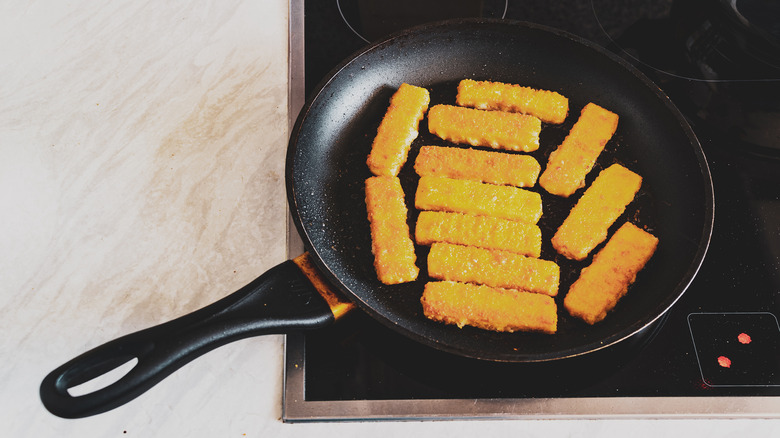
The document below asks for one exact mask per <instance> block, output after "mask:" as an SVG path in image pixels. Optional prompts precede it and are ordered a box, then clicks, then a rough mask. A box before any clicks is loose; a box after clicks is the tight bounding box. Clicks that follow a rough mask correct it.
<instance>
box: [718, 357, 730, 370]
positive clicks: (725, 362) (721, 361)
mask: <svg viewBox="0 0 780 438" xmlns="http://www.w3.org/2000/svg"><path fill="white" fill-rule="evenodd" d="M718 365H720V366H722V367H723V368H731V359H729V358H728V357H726V356H718Z"/></svg>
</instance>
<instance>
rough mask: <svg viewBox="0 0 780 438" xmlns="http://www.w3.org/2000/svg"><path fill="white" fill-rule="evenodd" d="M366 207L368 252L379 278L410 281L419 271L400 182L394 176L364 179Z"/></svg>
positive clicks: (389, 282)
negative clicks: (369, 230)
mask: <svg viewBox="0 0 780 438" xmlns="http://www.w3.org/2000/svg"><path fill="white" fill-rule="evenodd" d="M366 209H367V210H368V221H369V222H370V227H371V252H373V254H374V268H375V269H376V273H377V277H378V278H379V281H381V282H382V283H384V284H398V283H405V282H408V281H414V280H415V279H416V278H417V274H418V273H419V272H420V270H419V269H418V268H417V266H416V265H415V262H416V260H417V256H416V255H415V253H414V243H413V242H412V239H411V237H410V235H409V225H407V223H406V214H407V210H406V204H405V203H404V192H403V189H402V188H401V182H400V180H399V179H398V178H397V177H394V176H374V177H371V178H369V179H367V180H366Z"/></svg>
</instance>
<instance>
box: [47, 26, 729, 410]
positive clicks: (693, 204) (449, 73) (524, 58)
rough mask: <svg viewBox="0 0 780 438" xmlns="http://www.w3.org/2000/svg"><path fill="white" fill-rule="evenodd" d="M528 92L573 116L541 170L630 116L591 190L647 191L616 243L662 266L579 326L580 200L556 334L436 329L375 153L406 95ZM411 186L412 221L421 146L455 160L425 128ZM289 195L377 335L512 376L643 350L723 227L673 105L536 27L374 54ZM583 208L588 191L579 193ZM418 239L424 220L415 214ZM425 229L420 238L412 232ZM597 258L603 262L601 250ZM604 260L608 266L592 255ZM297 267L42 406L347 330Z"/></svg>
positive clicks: (72, 369)
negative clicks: (373, 238) (245, 347)
mask: <svg viewBox="0 0 780 438" xmlns="http://www.w3.org/2000/svg"><path fill="white" fill-rule="evenodd" d="M463 78H473V79H487V80H493V81H503V82H510V83H519V84H524V85H529V86H533V87H535V88H542V89H549V90H555V91H558V92H560V93H561V94H563V95H565V96H567V97H568V98H569V103H570V114H569V117H568V119H567V122H566V123H564V124H563V125H560V126H545V127H544V128H543V130H542V136H541V144H542V146H541V147H540V149H539V150H538V151H537V152H535V153H534V154H533V155H534V156H536V158H537V159H538V160H539V162H540V163H542V164H543V165H544V164H545V163H546V161H547V156H548V155H549V153H550V152H551V151H552V150H553V149H554V148H555V147H556V146H557V145H558V144H559V143H560V142H561V140H563V138H564V137H565V135H566V133H567V132H568V130H569V129H570V128H571V126H572V124H573V123H574V121H576V118H577V117H578V115H579V111H580V109H581V108H582V107H583V106H584V105H585V104H586V103H588V102H595V103H597V104H599V105H601V106H603V107H605V108H608V109H610V110H611V111H614V112H616V113H617V114H618V115H619V116H620V123H619V126H618V130H617V132H616V134H615V137H614V138H613V139H612V140H611V141H610V143H609V144H608V146H607V149H606V150H605V151H604V153H603V154H602V155H601V156H600V157H599V160H598V163H597V165H596V167H595V168H594V169H593V171H592V172H591V174H590V175H589V177H588V180H587V182H588V183H590V181H592V180H593V178H594V177H595V175H596V174H597V173H598V171H599V170H601V169H603V168H605V167H607V166H609V165H610V164H612V163H615V162H619V163H621V164H623V165H625V166H627V167H629V168H630V169H632V170H634V171H635V172H637V173H639V174H640V175H642V176H643V178H644V181H643V185H642V189H641V191H640V193H639V194H638V195H637V198H636V199H635V201H634V202H633V203H632V204H631V205H630V206H629V208H628V209H627V211H626V213H625V214H624V216H623V217H621V218H620V219H618V221H617V223H616V224H615V227H617V226H619V225H620V224H622V223H623V222H624V221H626V220H631V221H632V222H634V223H637V224H638V225H640V226H643V227H645V228H647V229H648V230H649V231H651V232H652V233H653V234H655V235H656V236H657V237H658V238H659V239H660V245H659V247H658V250H657V252H656V254H655V255H654V257H653V258H652V260H651V261H650V263H649V264H648V265H647V266H646V267H645V269H644V270H643V271H642V272H641V273H640V274H639V276H638V278H637V281H636V283H635V284H634V285H633V286H632V287H631V289H630V290H629V293H628V294H627V296H626V297H625V298H623V300H621V302H620V303H619V304H618V306H617V307H616V308H615V310H614V311H613V312H612V313H610V314H609V315H608V316H607V318H606V319H605V320H604V321H602V322H601V323H599V324H597V325H595V326H588V325H586V324H584V323H582V322H580V321H578V320H576V319H574V318H571V317H569V316H568V315H567V314H566V312H565V310H563V308H562V305H561V302H562V298H563V296H564V295H565V292H566V290H567V288H568V285H570V284H571V282H572V281H573V280H574V279H576V277H577V275H578V274H579V270H580V269H581V268H582V267H584V266H586V265H587V264H588V263H589V262H590V260H589V259H588V260H585V261H583V262H571V261H568V260H566V259H564V258H563V257H559V256H557V254H556V253H555V251H554V250H553V249H552V248H551V246H550V245H549V238H550V237H552V234H553V233H554V232H555V230H556V229H557V227H558V226H559V225H560V223H561V222H562V221H563V219H564V218H565V216H566V214H567V212H568V211H569V209H570V208H571V206H572V205H573V203H574V202H576V199H577V197H578V196H579V194H576V195H574V196H573V197H571V198H570V199H562V198H557V197H554V196H550V195H547V194H546V192H544V191H543V190H541V189H539V188H538V187H537V188H533V190H537V191H539V192H540V193H541V194H542V196H543V202H544V209H545V211H544V215H543V217H542V220H541V221H540V226H541V228H542V232H543V239H544V241H545V244H544V246H543V248H542V258H545V259H551V260H555V261H556V262H558V263H559V264H560V266H561V273H562V278H561V289H560V290H561V293H560V296H559V297H558V303H559V309H560V310H559V323H558V333H556V334H555V335H546V334H538V333H511V334H510V333H494V332H490V331H484V330H479V329H475V328H470V327H465V328H462V329H460V328H457V327H456V326H451V325H444V324H441V323H437V322H432V321H430V320H428V319H426V318H425V317H424V316H423V315H422V309H421V305H420V296H421V293H422V289H423V285H424V283H425V279H426V271H425V257H426V255H427V249H426V248H421V247H418V248H417V254H418V265H419V266H420V267H421V269H422V272H421V275H420V280H418V281H417V282H414V283H408V284H403V285H394V286H387V285H383V284H381V283H380V282H379V281H378V280H377V278H376V274H375V272H374V268H373V264H372V262H373V256H372V254H371V243H370V235H369V229H368V220H367V218H366V210H365V202H364V193H363V187H364V181H365V179H366V178H368V177H369V176H370V173H369V171H368V168H367V167H366V165H365V160H366V157H367V155H368V153H369V150H370V146H371V141H372V139H373V136H374V135H375V133H376V129H377V126H378V125H379V122H380V120H381V118H382V116H383V115H384V112H385V111H386V109H387V105H388V101H389V98H390V96H391V95H392V93H393V92H394V91H395V89H396V88H397V87H398V86H399V85H400V84H401V83H403V82H408V83H410V84H413V85H418V86H423V87H426V88H428V89H429V90H430V91H431V99H432V102H431V104H432V105H433V104H436V103H454V98H455V87H456V86H457V83H458V81H459V80H460V79H463ZM420 131H421V133H420V137H419V138H418V139H417V140H416V141H415V143H414V145H413V149H412V153H411V156H410V157H409V161H408V162H407V165H406V166H405V167H404V169H403V170H402V171H401V175H400V178H401V180H402V185H403V186H404V189H405V191H406V193H407V202H408V205H410V206H413V205H414V203H413V194H414V190H415V187H416V184H417V177H416V175H415V174H414V171H413V169H412V164H413V160H414V158H415V156H416V151H417V150H418V149H419V146H420V145H422V144H445V143H444V142H443V141H442V140H440V139H438V138H436V137H434V136H432V135H430V134H429V133H428V132H427V126H426V124H425V122H424V121H423V123H422V124H421V126H420ZM286 181H287V194H288V201H289V204H290V209H291V211H292V214H293V217H294V219H295V222H296V225H297V228H298V231H299V233H300V235H301V238H302V239H303V241H304V244H305V246H306V248H307V250H308V251H309V254H310V255H311V259H312V261H313V263H314V264H315V265H316V267H317V268H318V270H319V271H320V272H321V275H323V277H324V278H325V280H326V282H327V283H329V284H330V285H332V286H334V287H335V288H336V289H337V290H338V291H340V292H341V293H343V294H344V295H345V296H346V297H347V298H348V299H349V300H351V301H352V302H354V303H356V304H357V305H358V306H359V307H360V308H361V309H362V310H363V311H365V312H366V313H368V314H370V315H371V316H372V317H373V318H375V319H376V320H378V321H379V322H381V323H383V324H385V325H387V326H389V327H391V328H393V329H394V330H396V331H398V332H400V333H402V334H404V335H406V336H408V337H410V338H412V339H414V340H416V341H419V342H421V343H423V344H427V345H430V346H432V347H435V348H437V349H441V350H444V351H448V352H451V353H454V354H458V355H462V356H467V357H472V358H478V359H484V360H491V361H508V362H535V361H548V360H556V359H564V358H568V357H572V356H578V355H582V354H585V353H589V352H592V351H595V350H599V349H602V348H604V347H607V346H609V345H612V344H614V343H616V342H619V341H621V340H623V339H625V338H627V337H630V336H632V335H633V334H635V333H637V332H638V331H640V330H642V329H643V328H644V327H646V326H648V325H649V324H651V323H652V322H653V321H655V320H656V319H658V318H659V317H660V316H661V315H663V314H664V313H665V312H666V311H667V309H669V308H670V307H671V306H672V305H673V304H674V303H675V301H677V299H678V298H679V297H680V296H681V295H682V293H683V292H684V291H685V289H686V288H687V286H688V285H689V283H690V282H691V281H692V279H693V277H694V275H695V274H696V272H697V271H698V269H699V266H700V265H701V262H702V260H703V258H704V255H705V253H706V250H707V246H708V243H709V238H710V233H711V230H712V224H713V214H714V200H713V191H712V182H711V179H710V175H709V169H708V167H707V163H706V160H705V158H704V155H703V152H702V150H701V147H700V146H699V143H698V141H697V140H696V137H695V135H694V134H693V132H692V130H691V128H690V127H689V126H688V124H687V123H686V122H685V120H684V119H683V117H682V116H681V115H680V113H679V112H678V110H677V109H676V108H675V107H674V105H673V104H672V103H671V102H670V101H669V99H668V98H667V97H666V96H665V95H664V94H663V93H662V92H661V91H660V90H659V89H658V87H656V86H655V85H654V84H653V83H652V82H651V81H650V80H648V79H647V78H646V77H645V76H643V75H642V74H641V73H639V72H638V71H637V70H636V69H634V68H633V67H632V66H630V65H629V64H627V63H626V62H624V61H623V60H622V59H620V58H618V57H617V56H614V55H612V54H610V53H608V52H606V51H604V50H603V49H601V48H599V47H598V46H595V45H593V44H590V43H588V42H587V41H584V40H582V39H580V38H577V37H575V36H572V35H570V34H567V33H565V32H561V31H557V30H554V29H550V28H546V27H542V26H537V25H533V24H527V23H519V22H509V21H499V20H495V21H491V20H458V21H451V22H446V23H440V24H432V25H426V26H421V27H417V28H413V29H411V30H408V31H405V32H401V33H398V34H395V35H393V36H391V37H389V38H388V39H386V40H384V41H381V42H378V43H375V44H373V45H371V46H369V47H367V48H365V49H364V50H362V51H361V52H359V53H357V54H355V55H353V56H352V57H351V58H350V59H348V60H347V61H345V62H344V63H343V64H341V65H340V66H339V67H337V68H336V69H335V70H334V71H333V72H332V74H331V75H330V77H329V78H327V79H326V80H325V81H323V82H322V83H321V85H320V86H319V87H318V89H317V91H316V92H315V93H314V94H313V95H312V96H310V98H309V100H308V102H307V104H306V105H305V107H304V108H303V110H302V111H301V114H300V116H299V117H298V120H297V122H296V124H295V127H294V129H293V132H292V135H291V138H290V144H289V149H288V155H287V174H286ZM580 193H581V191H580ZM410 212H411V214H410V218H409V221H410V225H411V226H412V227H413V225H414V221H415V218H416V212H415V211H414V209H413V208H410ZM412 229H413V228H412ZM597 250H598V248H597ZM594 252H595V251H594ZM333 319H334V317H333V314H332V313H331V310H330V308H329V307H328V306H327V305H326V304H325V302H324V301H323V300H322V299H320V296H319V295H318V294H317V293H316V291H314V289H313V288H312V287H311V285H310V283H309V282H308V280H307V279H306V277H305V276H304V275H302V274H301V272H300V270H299V269H298V268H297V266H296V265H295V264H293V262H290V261H288V262H285V263H282V264H281V265H279V266H277V267H275V268H273V269H271V270H270V271H269V272H267V273H266V274H264V275H263V276H261V277H260V278H258V279H257V280H255V281H253V282H252V283H250V284H249V285H247V286H246V287H244V288H242V289H241V290H239V291H237V292H235V293H234V294H232V295H230V296H228V297H226V298H224V299H223V300H221V301H218V302H217V303H214V304H212V305H211V306H208V307H206V308H204V309H201V310H199V311H196V312H194V313H192V314H189V315H186V316H184V317H182V318H179V319H177V320H174V321H171V322H169V323H166V324H162V325H160V326H157V327H153V328H150V329H147V330H144V331H141V332H137V333H134V334H130V335H128V336H125V337H123V338H119V339H117V340H114V341H111V342H109V343H107V344H105V345H103V346H100V347H97V348H96V349H94V350H91V351H89V352H87V353H85V354H84V355H82V356H79V357H77V358H76V359H74V360H72V361H70V362H68V363H66V364H65V365H63V366H61V367H60V368H58V369H56V370H54V371H53V372H52V373H51V374H49V375H48V376H47V377H46V378H45V379H44V381H43V383H42V385H41V390H40V393H41V399H42V401H43V403H44V405H45V406H46V407H47V408H48V409H49V410H50V411H51V412H53V413H54V414H56V415H60V416H64V417H80V416H87V415H92V414H96V413H99V412H103V411H106V410H109V409H112V408H114V407H116V406H119V405H121V404H123V403H126V402H127V401H129V400H131V399H133V398H134V397H136V396H138V395H139V394H141V393H142V392H144V391H145V390H147V389H149V388H150V387H151V386H153V385H154V384H155V383H157V382H158V381H160V380H161V379H163V378H164V377H165V376H167V375H168V374H170V373H171V372H173V371H174V370H176V369H178V368H179V367H181V366H182V365H184V364H185V363H187V362H188V361H190V360H192V359H193V358H195V357H197V356H199V355H201V354H203V353H205V352H207V351H209V350H211V349H213V348H216V347H217V346H220V345H223V344H225V343H227V342H231V341H233V340H237V339H241V338H244V337H248V336H254V335H258V334H264V333H284V332H287V331H289V330H296V329H303V328H316V327H320V326H323V325H326V324H328V323H330V322H331V321H333ZM133 358H138V363H137V364H136V365H135V367H134V368H133V369H132V370H131V371H130V372H129V373H128V374H127V375H125V376H124V377H123V378H122V379H120V380H119V381H118V382H116V383H115V384H113V385H110V386H108V387H106V388H104V389H101V390H98V391H95V392H93V393H90V394H87V395H82V396H78V397H73V396H71V395H70V394H69V393H68V391H67V389H68V388H70V387H73V386H75V385H78V384H79V383H82V382H85V381H87V380H89V379H91V378H94V377H96V376H99V375H101V374H103V373H105V372H107V371H108V370H111V369H113V368H115V367H116V366H118V365H120V364H122V363H124V362H126V361H128V360H130V359H133Z"/></svg>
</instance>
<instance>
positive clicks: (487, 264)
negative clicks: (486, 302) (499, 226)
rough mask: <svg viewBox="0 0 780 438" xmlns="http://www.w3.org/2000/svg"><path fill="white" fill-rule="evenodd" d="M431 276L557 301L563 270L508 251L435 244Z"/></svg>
mask: <svg viewBox="0 0 780 438" xmlns="http://www.w3.org/2000/svg"><path fill="white" fill-rule="evenodd" d="M428 275H429V276H430V277H431V278H435V279H437V280H450V281H460V282H463V283H476V284H484V285H487V286H492V287H502V288H505V289H519V290H524V291H528V292H535V293H540V294H544V295H549V296H551V297H554V296H555V295H557V294H558V282H559V279H560V268H559V267H558V265H557V264H555V262H551V261H548V260H542V259H537V258H533V257H526V256H522V255H520V254H516V253H513V252H509V251H499V250H489V249H484V248H476V247H473V246H463V245H452V244H449V243H434V244H433V245H431V250H430V252H429V253H428Z"/></svg>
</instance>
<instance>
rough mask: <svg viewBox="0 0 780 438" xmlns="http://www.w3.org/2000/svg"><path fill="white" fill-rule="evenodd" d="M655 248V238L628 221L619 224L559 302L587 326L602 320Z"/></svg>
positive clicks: (656, 244) (656, 241)
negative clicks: (561, 301)
mask: <svg viewBox="0 0 780 438" xmlns="http://www.w3.org/2000/svg"><path fill="white" fill-rule="evenodd" d="M657 246H658V239H657V238H656V237H655V236H653V235H652V234H650V233H648V232H647V231H644V230H642V229H640V228H639V227H637V226H635V225H634V224H632V223H630V222H626V223H625V224H623V225H622V226H621V227H620V228H619V229H618V230H617V231H615V234H614V235H613V236H612V238H610V239H609V241H608V242H607V244H606V245H604V248H602V249H601V251H599V252H598V253H597V254H596V255H595V256H594V257H593V263H591V264H590V266H588V267H586V268H583V269H582V271H581V272H580V277H579V278H578V279H577V281H575V282H574V284H572V285H571V288H569V292H568V293H567V294H566V297H565V298H564V300H563V305H564V307H565V308H566V310H567V311H568V312H569V313H570V314H571V315H572V316H575V317H577V318H580V319H582V320H583V321H585V322H587V323H588V324H595V323H597V322H599V321H601V320H603V319H604V318H605V317H606V316H607V312H609V311H610V310H612V309H613V308H614V307H615V305H616V304H617V302H618V300H620V299H621V298H622V297H623V296H624V295H625V294H626V292H627V291H628V286H629V285H631V284H632V283H633V282H634V280H635V279H636V275H637V273H638V272H639V271H641V270H642V268H644V266H645V264H647V262H648V260H650V258H651V257H652V256H653V253H655V249H656V248H657Z"/></svg>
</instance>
